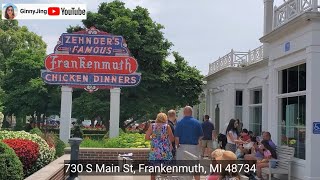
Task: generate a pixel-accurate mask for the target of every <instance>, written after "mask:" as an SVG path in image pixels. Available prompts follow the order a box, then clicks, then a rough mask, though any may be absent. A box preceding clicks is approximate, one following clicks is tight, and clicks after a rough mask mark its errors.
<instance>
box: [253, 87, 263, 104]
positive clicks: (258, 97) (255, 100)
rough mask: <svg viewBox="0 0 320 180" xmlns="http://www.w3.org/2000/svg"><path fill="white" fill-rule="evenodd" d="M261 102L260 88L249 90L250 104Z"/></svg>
mask: <svg viewBox="0 0 320 180" xmlns="http://www.w3.org/2000/svg"><path fill="white" fill-rule="evenodd" d="M261 103H262V90H261V89H257V90H252V91H251V104H261Z"/></svg>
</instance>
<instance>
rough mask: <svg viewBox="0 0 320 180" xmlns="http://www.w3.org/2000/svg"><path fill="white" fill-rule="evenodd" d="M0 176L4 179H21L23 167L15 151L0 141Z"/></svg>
mask: <svg viewBox="0 0 320 180" xmlns="http://www.w3.org/2000/svg"><path fill="white" fill-rule="evenodd" d="M0 177H1V179H5V180H22V179H23V168H22V163H21V161H20V160H19V158H18V156H17V155H16V153H15V152H14V151H13V149H11V148H10V147H9V146H8V145H6V144H5V143H2V142H1V141H0Z"/></svg>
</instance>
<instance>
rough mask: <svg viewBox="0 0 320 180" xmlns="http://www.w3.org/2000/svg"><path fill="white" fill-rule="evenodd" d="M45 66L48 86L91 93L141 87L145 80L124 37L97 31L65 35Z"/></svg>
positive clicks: (44, 77)
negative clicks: (142, 79)
mask: <svg viewBox="0 0 320 180" xmlns="http://www.w3.org/2000/svg"><path fill="white" fill-rule="evenodd" d="M45 67H46V70H42V72H41V77H42V79H43V80H44V82H45V83H47V84H56V85H63V86H70V87H73V88H83V89H85V90H87V91H89V92H94V91H97V90H98V89H109V88H113V87H129V86H137V85H138V84H139V83H140V81H141V74H140V73H136V71H137V70H138V63H137V60H135V59H134V58H133V57H130V52H129V49H128V48H127V44H126V42H125V40H124V38H123V37H122V36H118V35H112V34H109V33H107V32H103V31H99V30H97V29H95V28H90V29H86V30H84V31H79V32H75V33H63V34H62V35H61V36H60V38H59V41H58V44H57V45H56V47H55V52H54V53H53V54H50V55H48V56H47V57H46V59H45Z"/></svg>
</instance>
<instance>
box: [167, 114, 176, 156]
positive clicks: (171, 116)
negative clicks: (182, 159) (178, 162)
mask: <svg viewBox="0 0 320 180" xmlns="http://www.w3.org/2000/svg"><path fill="white" fill-rule="evenodd" d="M176 122H177V114H176V111H175V110H173V109H171V110H170V111H168V125H169V126H170V128H171V130H172V133H173V135H174V129H175V126H176ZM172 156H173V159H175V158H176V145H175V141H173V142H172Z"/></svg>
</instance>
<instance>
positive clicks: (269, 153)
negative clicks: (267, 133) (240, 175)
mask: <svg viewBox="0 0 320 180" xmlns="http://www.w3.org/2000/svg"><path fill="white" fill-rule="evenodd" d="M260 148H261V149H262V150H263V159H262V160H258V161H257V177H256V179H257V180H260V179H261V177H262V174H261V169H262V168H264V167H269V161H271V167H272V168H275V166H276V165H277V163H276V161H272V159H277V154H276V151H275V150H274V149H273V148H272V147H271V146H270V144H269V141H267V140H263V141H261V145H260Z"/></svg>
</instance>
